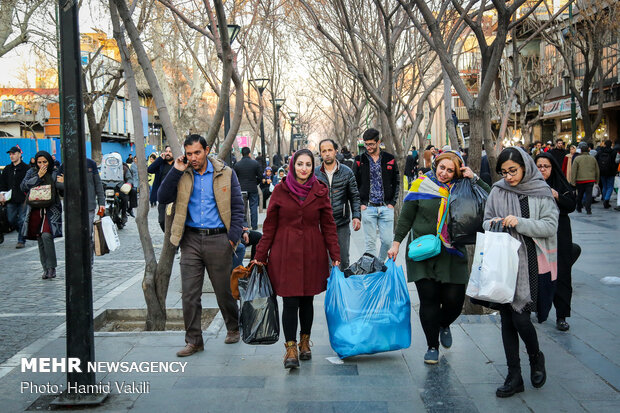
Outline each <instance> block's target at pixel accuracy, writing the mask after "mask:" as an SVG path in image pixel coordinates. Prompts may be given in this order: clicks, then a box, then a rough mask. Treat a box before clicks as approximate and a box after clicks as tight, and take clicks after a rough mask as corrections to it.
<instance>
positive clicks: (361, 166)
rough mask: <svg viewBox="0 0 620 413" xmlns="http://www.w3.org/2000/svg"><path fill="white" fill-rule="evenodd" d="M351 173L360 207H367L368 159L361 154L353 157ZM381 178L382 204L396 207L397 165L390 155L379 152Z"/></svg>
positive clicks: (364, 154)
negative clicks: (357, 191)
mask: <svg viewBox="0 0 620 413" xmlns="http://www.w3.org/2000/svg"><path fill="white" fill-rule="evenodd" d="M353 168H354V169H353V172H354V173H355V180H356V181H357V188H358V190H359V193H360V202H361V203H362V205H368V201H369V199H370V158H369V157H368V154H366V153H363V154H361V155H357V156H356V157H355V163H354V164H353ZM381 177H382V178H383V202H385V203H386V204H390V205H392V206H395V205H396V201H397V200H398V192H399V188H400V184H399V178H398V164H396V159H394V155H392V154H391V153H387V152H383V151H381Z"/></svg>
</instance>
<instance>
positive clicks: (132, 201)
mask: <svg viewBox="0 0 620 413" xmlns="http://www.w3.org/2000/svg"><path fill="white" fill-rule="evenodd" d="M133 208H138V191H137V190H136V188H131V191H130V192H129V209H133Z"/></svg>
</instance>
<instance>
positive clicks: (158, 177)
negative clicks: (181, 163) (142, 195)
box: [146, 156, 174, 203]
mask: <svg viewBox="0 0 620 413" xmlns="http://www.w3.org/2000/svg"><path fill="white" fill-rule="evenodd" d="M173 165H174V162H173V163H172V164H169V163H168V162H166V161H165V160H164V158H162V157H161V156H158V157H157V159H155V160H154V161H153V163H152V164H150V165H149V167H148V168H147V170H146V171H147V172H148V173H150V174H155V179H154V180H153V187H152V188H151V195H150V196H149V199H150V201H151V203H155V202H157V191H158V190H159V186H160V185H161V183H162V182H163V181H164V178H165V177H166V175H168V172H170V169H172V167H173Z"/></svg>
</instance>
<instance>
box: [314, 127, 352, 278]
mask: <svg viewBox="0 0 620 413" xmlns="http://www.w3.org/2000/svg"><path fill="white" fill-rule="evenodd" d="M319 151H320V152H321V158H322V159H323V162H322V163H321V165H320V166H317V168H316V170H315V172H314V173H315V175H316V177H317V179H319V180H320V181H321V182H323V183H325V184H326V185H327V187H328V188H329V199H330V201H331V204H332V212H333V215H334V221H336V226H337V227H338V244H339V246H340V258H341V261H340V269H342V270H343V271H344V269H345V268H347V267H348V266H349V242H350V239H351V229H350V228H349V220H350V216H351V212H353V230H354V231H358V230H359V229H360V228H361V226H362V222H361V218H362V212H361V210H360V194H359V191H358V190H357V183H356V182H355V174H354V173H353V171H352V170H351V169H350V168H349V167H348V166H346V165H343V164H342V163H340V162H339V161H338V160H337V159H336V154H337V153H338V144H337V143H336V142H334V141H333V140H331V139H323V140H322V141H321V142H319Z"/></svg>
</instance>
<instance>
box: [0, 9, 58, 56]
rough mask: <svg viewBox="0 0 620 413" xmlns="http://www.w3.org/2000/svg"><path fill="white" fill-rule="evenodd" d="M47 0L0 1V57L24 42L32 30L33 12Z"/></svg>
mask: <svg viewBox="0 0 620 413" xmlns="http://www.w3.org/2000/svg"><path fill="white" fill-rule="evenodd" d="M46 1H47V0H2V1H1V2H0V57H2V56H4V55H5V54H7V53H8V52H9V51H11V50H13V49H14V48H16V47H17V46H19V45H21V44H24V43H26V42H27V41H28V39H29V38H30V35H31V33H32V32H33V31H34V30H33V28H32V26H31V19H32V17H33V14H34V13H35V12H36V11H37V10H38V9H39V7H41V6H42V5H43V4H44V3H45V2H46Z"/></svg>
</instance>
